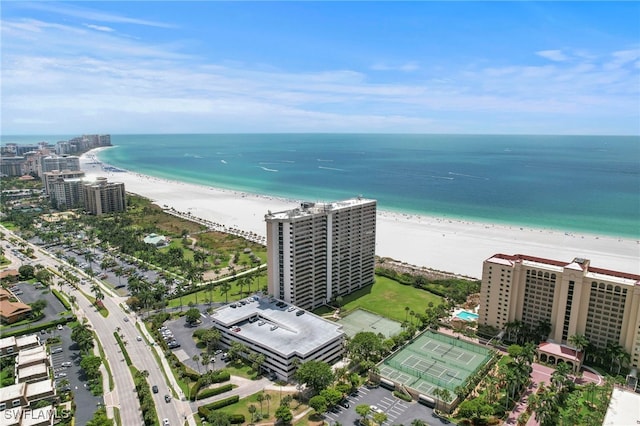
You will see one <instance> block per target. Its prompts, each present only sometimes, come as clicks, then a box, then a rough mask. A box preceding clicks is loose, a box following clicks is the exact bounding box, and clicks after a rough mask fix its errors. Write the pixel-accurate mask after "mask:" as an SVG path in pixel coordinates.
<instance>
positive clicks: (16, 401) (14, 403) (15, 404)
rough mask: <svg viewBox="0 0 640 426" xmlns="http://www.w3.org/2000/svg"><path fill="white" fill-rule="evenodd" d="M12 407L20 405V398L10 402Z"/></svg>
mask: <svg viewBox="0 0 640 426" xmlns="http://www.w3.org/2000/svg"><path fill="white" fill-rule="evenodd" d="M12 404H13V406H14V407H19V406H20V400H19V399H14V400H13V402H12Z"/></svg>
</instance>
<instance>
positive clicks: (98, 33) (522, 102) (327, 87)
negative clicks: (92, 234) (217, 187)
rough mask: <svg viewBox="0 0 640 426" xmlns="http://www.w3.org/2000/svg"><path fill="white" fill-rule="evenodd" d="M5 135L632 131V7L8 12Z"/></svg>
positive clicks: (638, 123)
mask: <svg viewBox="0 0 640 426" xmlns="http://www.w3.org/2000/svg"><path fill="white" fill-rule="evenodd" d="M1 17H2V22H1V28H2V44H1V53H2V57H1V59H2V62H1V67H2V70H1V71H2V76H1V77H2V79H1V83H0V84H1V86H0V88H1V91H2V92H1V95H2V101H1V102H2V119H1V120H2V121H1V124H2V133H3V134H5V135H7V134H81V133H113V134H117V133H218V132H225V133H226V132H232V133H244V132H392V133H393V132H418V133H500V134H510V133H513V134H523V133H524V134H627V135H628V134H632V135H638V134H640V25H638V22H640V3H638V2H620V3H614V2H584V3H580V2H538V3H533V2H486V3H484V2H417V1H414V2H338V1H333V2H268V1H264V2H205V1H200V2H169V1H165V2H145V1H139V2H126V1H114V2H90V1H88V2H50V1H47V2H33V3H29V2H17V1H4V2H3V4H2V9H1Z"/></svg>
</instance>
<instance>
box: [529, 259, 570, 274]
mask: <svg viewBox="0 0 640 426" xmlns="http://www.w3.org/2000/svg"><path fill="white" fill-rule="evenodd" d="M522 264H523V265H525V266H530V267H532V268H538V269H546V270H548V271H554V272H562V271H563V270H564V267H563V266H556V265H550V264H548V263H541V262H534V261H532V260H526V259H525V260H523V261H522Z"/></svg>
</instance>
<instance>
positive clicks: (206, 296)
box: [168, 271, 267, 308]
mask: <svg viewBox="0 0 640 426" xmlns="http://www.w3.org/2000/svg"><path fill="white" fill-rule="evenodd" d="M266 282H267V277H266V273H265V272H264V271H263V272H262V273H261V275H260V277H259V278H258V279H257V280H255V281H254V283H253V284H252V285H251V293H249V287H247V286H246V285H245V286H243V287H242V294H241V293H240V286H239V285H238V280H235V281H229V283H230V284H231V290H229V294H228V295H227V297H228V300H229V302H233V301H236V300H240V299H242V298H244V297H247V296H248V295H249V294H253V293H255V292H256V291H258V290H259V286H258V283H259V284H260V285H264V283H266ZM196 299H197V303H206V301H207V300H210V299H211V302H225V301H226V298H225V295H223V294H221V293H220V286H219V285H216V286H214V287H213V289H212V290H211V291H209V290H208V287H207V286H206V285H205V286H202V290H200V291H198V292H196V293H191V294H185V295H184V296H182V305H183V306H185V307H187V306H189V302H192V303H196ZM168 306H169V307H170V308H175V307H178V306H180V298H179V297H176V298H175V299H171V300H169V305H168Z"/></svg>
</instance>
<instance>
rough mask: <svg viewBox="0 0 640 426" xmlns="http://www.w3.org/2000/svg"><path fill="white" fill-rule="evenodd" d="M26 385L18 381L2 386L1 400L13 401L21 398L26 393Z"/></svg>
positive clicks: (0, 389)
mask: <svg viewBox="0 0 640 426" xmlns="http://www.w3.org/2000/svg"><path fill="white" fill-rule="evenodd" d="M24 387H25V384H24V383H16V384H15V385H9V386H5V387H3V388H0V401H12V400H14V399H18V398H20V397H21V396H22V395H23V394H24ZM0 417H2V416H0Z"/></svg>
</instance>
